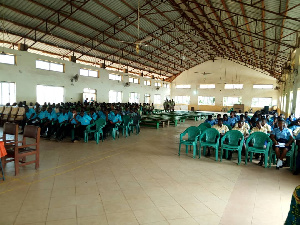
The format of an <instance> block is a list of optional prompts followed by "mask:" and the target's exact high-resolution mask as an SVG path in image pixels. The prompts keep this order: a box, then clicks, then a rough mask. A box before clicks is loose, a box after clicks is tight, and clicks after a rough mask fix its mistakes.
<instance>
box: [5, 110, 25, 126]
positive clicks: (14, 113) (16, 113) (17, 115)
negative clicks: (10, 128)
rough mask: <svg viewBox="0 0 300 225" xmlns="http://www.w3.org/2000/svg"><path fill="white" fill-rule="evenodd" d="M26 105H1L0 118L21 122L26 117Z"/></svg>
mask: <svg viewBox="0 0 300 225" xmlns="http://www.w3.org/2000/svg"><path fill="white" fill-rule="evenodd" d="M24 116H25V107H18V106H0V120H1V123H2V124H3V123H5V122H20V121H22V120H23V119H24Z"/></svg>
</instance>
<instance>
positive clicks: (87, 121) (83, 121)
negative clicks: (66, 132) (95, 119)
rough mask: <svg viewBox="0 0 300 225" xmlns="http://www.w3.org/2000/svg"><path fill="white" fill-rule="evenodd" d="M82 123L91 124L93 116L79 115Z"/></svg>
mask: <svg viewBox="0 0 300 225" xmlns="http://www.w3.org/2000/svg"><path fill="white" fill-rule="evenodd" d="M77 120H78V121H79V122H80V123H81V125H90V122H91V120H92V117H90V116H88V115H83V116H79V119H77Z"/></svg>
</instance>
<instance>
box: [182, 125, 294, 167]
mask: <svg viewBox="0 0 300 225" xmlns="http://www.w3.org/2000/svg"><path fill="white" fill-rule="evenodd" d="M204 126H205V124H204V125H200V126H199V127H195V126H192V127H189V128H187V129H186V130H185V131H184V132H183V133H181V134H180V141H179V151H178V155H180V151H181V145H182V144H184V145H186V154H188V146H190V149H191V146H193V158H195V157H196V154H198V155H199V159H200V158H201V148H202V147H203V154H204V155H205V153H206V148H207V147H212V148H214V149H215V159H216V161H217V160H218V154H219V147H220V148H221V151H220V161H222V157H223V153H224V151H225V154H226V157H227V156H228V151H237V152H238V165H239V164H240V163H241V158H242V149H243V144H244V136H243V134H242V133H241V132H239V131H237V130H230V131H228V132H226V133H225V135H224V136H223V137H222V139H221V141H220V133H219V132H218V131H217V130H216V129H214V128H207V127H206V128H204ZM201 129H203V130H201ZM185 135H188V138H187V139H183V137H184V136H185ZM198 143H199V149H198ZM245 146H246V151H245V164H247V162H248V155H250V162H252V158H253V154H255V153H260V154H264V156H265V157H264V160H265V161H264V164H265V168H266V167H270V166H271V163H273V164H275V161H276V155H275V151H274V150H273V148H272V146H273V142H272V140H271V139H270V137H269V135H267V134H265V133H262V132H255V133H253V134H251V135H250V136H249V137H248V138H247V141H246V143H245ZM295 148H296V147H295V143H293V145H292V149H291V150H290V151H289V152H288V153H287V157H289V158H290V169H291V170H294V167H295V162H294V161H295V158H296V157H295V152H296V149H295Z"/></svg>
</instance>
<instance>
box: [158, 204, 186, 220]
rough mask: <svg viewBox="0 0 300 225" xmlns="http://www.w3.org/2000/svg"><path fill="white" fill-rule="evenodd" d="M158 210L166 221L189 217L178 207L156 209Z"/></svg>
mask: <svg viewBox="0 0 300 225" xmlns="http://www.w3.org/2000/svg"><path fill="white" fill-rule="evenodd" d="M158 209H159V211H160V212H161V214H162V215H163V216H164V217H165V218H166V219H167V220H173V219H180V218H187V217H190V215H189V214H188V213H187V212H186V211H185V210H184V209H183V208H182V207H181V206H180V205H172V206H164V207H158Z"/></svg>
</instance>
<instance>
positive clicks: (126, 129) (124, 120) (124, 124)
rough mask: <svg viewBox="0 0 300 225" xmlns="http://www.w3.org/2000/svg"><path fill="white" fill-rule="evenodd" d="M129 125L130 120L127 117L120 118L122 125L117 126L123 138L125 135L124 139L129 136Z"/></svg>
mask: <svg viewBox="0 0 300 225" xmlns="http://www.w3.org/2000/svg"><path fill="white" fill-rule="evenodd" d="M130 123H131V118H130V116H128V115H125V116H123V118H122V123H121V124H120V125H119V129H122V135H123V136H124V133H126V137H128V135H129V136H130V132H129V130H130Z"/></svg>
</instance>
